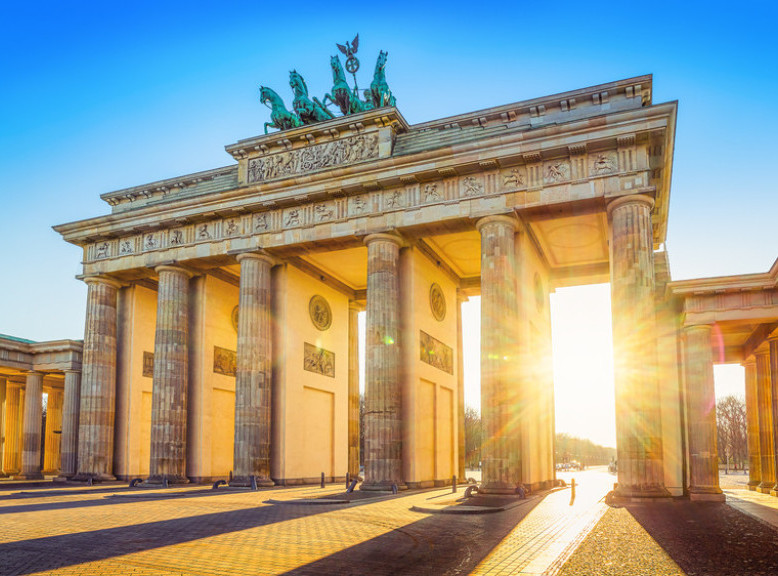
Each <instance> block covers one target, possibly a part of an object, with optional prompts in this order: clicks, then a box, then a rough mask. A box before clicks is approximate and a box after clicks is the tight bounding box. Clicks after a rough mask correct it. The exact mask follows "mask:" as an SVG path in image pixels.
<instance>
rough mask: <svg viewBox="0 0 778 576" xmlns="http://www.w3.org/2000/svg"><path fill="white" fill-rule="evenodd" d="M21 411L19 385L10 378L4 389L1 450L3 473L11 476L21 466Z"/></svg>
mask: <svg viewBox="0 0 778 576" xmlns="http://www.w3.org/2000/svg"><path fill="white" fill-rule="evenodd" d="M21 444H22V411H21V387H20V386H19V384H18V383H16V382H11V381H10V380H8V381H7V383H6V389H5V448H4V450H3V462H2V464H3V473H4V474H6V475H8V476H12V475H14V474H17V473H18V472H19V468H20V467H21V458H20V456H21V454H20V452H19V449H20V447H21Z"/></svg>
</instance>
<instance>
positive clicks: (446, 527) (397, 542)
mask: <svg viewBox="0 0 778 576" xmlns="http://www.w3.org/2000/svg"><path fill="white" fill-rule="evenodd" d="M541 501H542V499H541V498H538V499H537V500H536V501H535V502H534V503H527V504H525V505H522V506H518V507H516V508H512V509H510V510H507V511H505V512H499V513H494V514H474V515H468V514H433V515H430V516H428V517H426V518H423V519H421V520H419V521H417V522H413V523H411V524H408V525H406V526H403V527H401V528H397V529H395V530H392V531H390V532H387V533H386V534H383V535H381V536H378V537H376V538H372V539H371V540H367V541H365V542H362V543H361V544H357V545H355V546H351V547H349V548H346V549H344V550H341V551H340V552H336V553H335V554H331V555H330V556H327V557H325V558H322V559H320V560H317V561H315V562H311V563H309V564H306V565H305V566H300V567H298V568H295V569H293V570H290V571H288V572H285V573H284V574H285V575H287V576H303V575H306V574H311V575H313V574H337V575H338V576H357V575H364V574H392V575H398V574H399V575H403V574H404V575H409V576H410V575H412V576H425V575H438V574H469V573H470V572H472V570H473V569H474V568H475V567H476V566H477V565H478V564H479V563H480V562H481V561H482V560H483V559H484V558H485V557H486V556H487V554H488V553H489V552H491V551H492V549H493V548H494V547H495V546H497V545H498V544H499V543H500V542H501V541H502V540H503V539H504V538H505V537H506V536H507V535H508V534H509V533H510V532H511V531H512V530H513V529H514V528H515V527H516V526H517V525H518V524H519V522H521V521H522V520H523V519H524V517H525V516H527V514H529V513H530V512H531V511H532V510H533V509H534V508H535V506H537V505H538V504H539V503H540V502H541Z"/></svg>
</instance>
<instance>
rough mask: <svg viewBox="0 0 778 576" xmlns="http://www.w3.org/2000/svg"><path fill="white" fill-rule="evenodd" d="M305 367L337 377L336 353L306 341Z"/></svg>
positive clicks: (324, 374)
mask: <svg viewBox="0 0 778 576" xmlns="http://www.w3.org/2000/svg"><path fill="white" fill-rule="evenodd" d="M303 369H304V370H307V371H308V372H315V373H316V374H321V375H322V376H329V377H330V378H335V353H334V352H330V351H329V350H325V349H324V348H319V347H318V346H314V345H313V344H308V342H305V346H304V356H303Z"/></svg>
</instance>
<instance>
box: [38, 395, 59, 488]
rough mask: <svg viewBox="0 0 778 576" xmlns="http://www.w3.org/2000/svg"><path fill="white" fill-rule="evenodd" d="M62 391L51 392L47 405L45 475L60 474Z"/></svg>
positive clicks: (44, 452)
mask: <svg viewBox="0 0 778 576" xmlns="http://www.w3.org/2000/svg"><path fill="white" fill-rule="evenodd" d="M62 396H63V394H62V390H60V389H59V388H52V389H51V390H49V399H48V402H47V403H46V435H45V437H44V441H43V445H44V448H43V474H46V475H50V474H57V473H59V468H60V462H61V456H62V451H61V448H62Z"/></svg>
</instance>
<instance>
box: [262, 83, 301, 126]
mask: <svg viewBox="0 0 778 576" xmlns="http://www.w3.org/2000/svg"><path fill="white" fill-rule="evenodd" d="M259 100H260V102H262V104H264V105H265V106H267V105H268V103H270V120H271V121H270V122H265V134H267V128H268V126H269V127H270V128H278V129H279V130H288V129H289V128H297V127H299V126H302V125H303V123H302V122H300V119H299V118H298V117H297V116H296V115H295V114H294V113H293V112H289V110H287V109H286V106H285V105H284V101H283V100H282V99H281V97H280V96H279V95H278V94H277V93H276V91H275V90H273V89H272V88H268V87H267V86H260V87H259Z"/></svg>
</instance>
